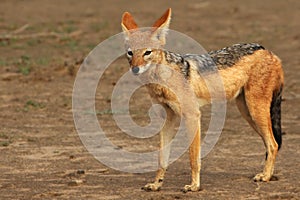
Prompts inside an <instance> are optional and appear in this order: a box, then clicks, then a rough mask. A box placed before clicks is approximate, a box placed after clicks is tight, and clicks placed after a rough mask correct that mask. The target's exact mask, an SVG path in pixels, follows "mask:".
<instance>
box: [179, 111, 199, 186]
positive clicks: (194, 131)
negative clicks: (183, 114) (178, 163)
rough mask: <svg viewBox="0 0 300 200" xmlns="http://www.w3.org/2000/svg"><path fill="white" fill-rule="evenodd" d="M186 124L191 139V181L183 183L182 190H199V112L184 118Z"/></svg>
mask: <svg viewBox="0 0 300 200" xmlns="http://www.w3.org/2000/svg"><path fill="white" fill-rule="evenodd" d="M186 126H187V131H188V137H190V138H189V139H190V140H191V145H190V148H189V154H190V166H191V171H192V172H191V175H192V182H191V184H190V185H185V186H184V188H183V189H182V191H183V192H188V191H193V192H195V191H199V190H200V169H201V158H200V156H201V146H200V145H201V129H200V113H199V115H198V114H197V115H195V116H194V117H188V118H186Z"/></svg>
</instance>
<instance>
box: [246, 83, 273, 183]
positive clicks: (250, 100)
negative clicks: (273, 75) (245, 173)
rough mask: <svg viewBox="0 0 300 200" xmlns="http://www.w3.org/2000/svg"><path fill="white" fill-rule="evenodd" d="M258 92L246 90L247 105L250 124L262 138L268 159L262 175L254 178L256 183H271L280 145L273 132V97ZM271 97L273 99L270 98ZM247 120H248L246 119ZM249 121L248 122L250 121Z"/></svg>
mask: <svg viewBox="0 0 300 200" xmlns="http://www.w3.org/2000/svg"><path fill="white" fill-rule="evenodd" d="M258 94H259V92H258V90H257V89H256V90H245V103H246V106H247V108H248V114H249V116H248V118H251V120H250V119H248V120H249V121H250V122H249V123H250V124H251V125H252V126H253V127H254V129H255V130H256V131H257V132H258V133H259V135H260V136H261V137H262V139H263V142H264V144H265V147H266V151H267V155H268V156H267V159H266V162H265V167H264V170H263V172H262V173H259V174H257V175H256V176H255V177H254V181H269V180H270V179H271V177H272V175H273V171H274V164H275V159H276V155H277V152H278V144H277V142H276V141H275V138H274V136H273V132H272V124H271V114H270V105H271V99H272V96H271V95H268V94H262V95H260V96H259V97H258V96H257V95H258ZM270 96H271V97H270ZM246 119H247V118H246ZM248 120H247V121H248Z"/></svg>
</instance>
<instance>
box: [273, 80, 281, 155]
mask: <svg viewBox="0 0 300 200" xmlns="http://www.w3.org/2000/svg"><path fill="white" fill-rule="evenodd" d="M281 94H282V85H281V86H280V89H279V90H276V91H274V92H273V98H272V102H271V108H270V109H271V110H270V113H271V122H272V131H273V135H274V138H275V140H276V142H277V144H278V150H279V149H280V147H281V143H282V137H281V136H282V133H281V100H282V98H281Z"/></svg>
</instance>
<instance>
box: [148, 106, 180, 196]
mask: <svg viewBox="0 0 300 200" xmlns="http://www.w3.org/2000/svg"><path fill="white" fill-rule="evenodd" d="M165 110H166V112H167V119H166V122H165V124H164V127H163V129H162V130H161V132H160V151H159V169H158V170H157V173H156V177H155V181H154V182H153V183H148V184H146V185H145V186H144V187H142V189H143V190H146V191H158V190H160V188H161V187H162V184H163V180H164V176H165V173H166V170H167V168H168V164H169V163H168V162H169V156H170V150H171V141H172V139H173V137H174V135H175V133H176V131H175V127H176V125H178V124H179V117H178V116H177V115H176V114H175V113H174V112H173V111H172V110H171V109H170V108H169V107H167V106H166V107H165Z"/></svg>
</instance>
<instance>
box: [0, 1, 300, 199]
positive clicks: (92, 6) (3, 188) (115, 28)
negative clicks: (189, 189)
mask: <svg viewBox="0 0 300 200" xmlns="http://www.w3.org/2000/svg"><path fill="white" fill-rule="evenodd" d="M168 7H172V9H173V18H172V23H171V28H172V29H174V30H177V31H180V32H182V33H185V34H187V35H188V36H190V37H192V38H194V39H195V40H196V41H198V42H199V43H200V44H201V45H202V46H204V47H205V48H206V49H207V50H212V49H218V48H222V47H224V46H228V45H231V44H234V43H241V42H257V43H260V44H262V45H263V46H265V47H266V48H268V49H270V50H272V51H273V52H274V53H275V54H277V55H278V56H279V57H280V58H281V59H282V61H283V65H284V71H285V88H284V95H283V98H284V101H283V105H282V127H283V131H284V133H285V134H284V136H283V145H282V149H281V150H280V153H279V156H278V159H277V161H276V169H275V178H274V180H273V181H270V182H268V183H256V182H253V181H252V179H251V178H252V177H253V176H254V175H255V174H256V173H258V172H260V171H261V170H262V167H263V163H262V161H263V159H264V152H265V151H264V147H263V143H262V141H261V139H260V137H259V136H258V135H257V134H256V133H255V132H254V131H253V130H252V129H251V128H250V127H249V126H248V124H247V123H246V122H245V121H244V120H243V119H242V118H241V115H240V114H239V112H238V110H237V108H236V107H235V105H234V102H232V103H229V105H228V111H227V118H226V124H225V127H224V129H223V132H222V135H221V137H220V139H219V141H218V143H217V145H216V146H215V147H214V149H213V151H211V152H210V154H209V155H208V156H207V157H205V158H204V159H203V160H202V170H201V188H202V190H201V191H200V192H196V193H187V194H184V193H182V192H180V189H181V188H182V187H183V186H184V185H185V184H188V183H189V181H190V168H189V162H188V156H187V154H184V155H183V156H182V157H181V158H180V159H179V160H177V161H176V162H174V163H173V164H172V165H171V166H170V168H169V170H168V173H167V175H166V179H165V183H164V187H163V188H162V190H161V191H159V192H145V191H142V190H141V189H140V188H141V187H142V186H143V185H145V184H146V183H147V182H149V181H151V180H153V178H154V175H155V173H154V172H151V173H140V174H131V173H125V172H121V171H116V170H113V169H110V168H108V167H107V166H105V165H103V164H101V163H100V162H98V161H97V160H96V159H95V158H94V157H93V156H92V155H91V154H89V153H88V152H87V150H86V149H85V147H84V146H83V145H82V143H81V141H80V139H79V136H78V134H77V132H76V130H75V126H74V121H73V115H72V89H73V84H74V80H75V77H76V72H77V70H78V68H79V66H80V64H81V63H82V61H83V59H84V58H85V57H86V56H87V55H88V53H89V52H90V51H91V50H92V49H93V48H94V47H95V46H96V45H97V44H99V43H100V42H102V41H103V40H105V39H107V38H108V37H110V36H112V35H114V34H116V33H119V32H120V31H121V27H120V18H121V15H122V13H123V12H124V11H130V12H132V13H133V15H134V16H135V17H136V19H137V22H138V23H139V24H141V26H149V25H151V24H152V23H153V22H154V20H155V19H157V18H158V17H159V16H160V15H161V14H162V13H163V12H164V11H165V10H166V9H167V8H168ZM299 10H300V1H297V0H285V1H283V0H264V1H261V0H254V1H238V0H232V1H221V0H213V1H208V0H207V1H206V0H201V1H196V0H190V1H176V2H175V1H173V2H172V3H167V2H166V1H157V0H152V1H150V2H149V1H104V0H99V1H98V0H90V1H72V0H63V1H58V0H51V1H50V0H44V1H39V0H30V1H22V0H2V1H1V2H0V37H1V39H0V155H1V157H0V199H3V200H4V199H107V200H108V199H144V200H146V199H147V200H150V199H151V200H152V199H153V200H154V199H300V194H299V193H300V181H299V179H300V171H299V166H300V156H299V155H300V146H299V144H300V132H299V130H300V126H299V119H300V114H299V113H300V110H299V99H300V95H299V94H300V79H299V78H300V70H299V69H300V68H299V66H300V59H299V51H300V23H299V20H300V12H299ZM113 65H114V66H115V67H113V66H112V67H111V68H109V70H107V71H106V72H105V75H104V77H103V78H102V79H101V84H100V85H101V86H99V88H98V91H97V96H96V102H97V103H96V104H97V105H96V109H97V112H98V115H97V116H98V119H99V122H100V124H101V125H102V127H103V129H104V130H105V131H106V132H107V135H108V137H109V138H111V140H112V141H114V142H115V143H116V144H117V145H118V146H119V147H120V148H124V149H128V150H132V151H139V150H143V151H147V150H148V149H149V150H151V149H155V147H156V145H157V144H158V137H157V136H156V137H153V138H151V139H149V140H145V141H143V140H135V139H132V138H130V137H129V136H128V135H126V134H125V133H123V132H122V131H120V130H119V129H118V128H117V127H116V125H115V124H114V121H113V119H112V116H111V114H112V113H111V112H110V98H111V91H112V89H113V87H114V84H115V82H116V81H117V80H118V77H120V76H121V75H122V74H123V73H125V72H126V71H127V70H128V64H127V61H126V60H125V59H120V60H119V61H118V62H115V63H114V64H113ZM145 94H146V93H145V91H144V90H142V89H141V91H140V93H138V94H136V98H134V100H133V104H131V106H132V109H137V110H141V111H145V113H144V114H142V113H143V112H137V114H135V115H134V116H133V118H134V119H135V120H136V121H137V122H138V123H141V124H143V123H147V119H148V118H147V115H146V113H147V108H148V106H149V105H148V103H147V102H144V100H143V98H142V97H143V96H144V95H145ZM204 110H205V111H210V109H209V108H206V109H204ZM205 116H206V114H204V120H203V123H204V125H203V126H204V127H205V124H206V123H205V122H206V121H207V120H208V119H209V118H208V117H207V116H206V117H205Z"/></svg>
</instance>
